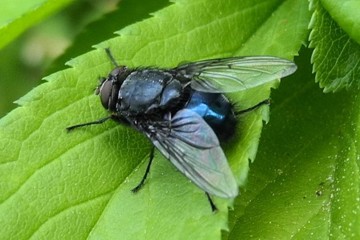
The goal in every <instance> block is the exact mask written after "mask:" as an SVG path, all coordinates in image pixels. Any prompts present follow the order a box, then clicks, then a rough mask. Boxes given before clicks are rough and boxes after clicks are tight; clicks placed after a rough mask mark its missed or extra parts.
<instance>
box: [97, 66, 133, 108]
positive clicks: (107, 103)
mask: <svg viewBox="0 0 360 240" xmlns="http://www.w3.org/2000/svg"><path fill="white" fill-rule="evenodd" d="M129 73H130V71H129V70H128V68H127V67H125V66H118V67H116V68H115V69H114V70H112V71H111V72H110V73H109V75H108V77H107V78H102V80H101V83H100V84H99V86H98V87H97V88H96V95H99V96H100V100H101V104H102V105H103V107H104V108H105V109H107V110H109V111H111V112H115V111H116V103H117V102H118V96H119V90H120V87H121V85H122V83H123V82H124V80H125V79H126V77H127V76H128V75H129Z"/></svg>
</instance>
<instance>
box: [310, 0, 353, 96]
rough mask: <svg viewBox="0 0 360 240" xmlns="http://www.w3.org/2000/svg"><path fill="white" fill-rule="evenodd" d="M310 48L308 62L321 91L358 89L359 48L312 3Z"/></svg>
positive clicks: (317, 5)
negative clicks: (310, 60) (312, 50)
mask: <svg viewBox="0 0 360 240" xmlns="http://www.w3.org/2000/svg"><path fill="white" fill-rule="evenodd" d="M312 5H313V7H312V8H313V16H312V21H311V24H310V27H311V29H312V31H311V35H310V41H311V43H310V47H313V48H315V49H314V53H313V57H312V62H313V64H314V72H316V78H315V80H316V82H319V84H320V87H322V88H324V92H331V91H333V92H336V91H339V90H341V89H344V88H345V89H349V88H350V87H357V88H358V87H359V86H360V82H359V77H360V46H359V44H358V43H357V42H356V41H354V40H352V39H351V38H350V37H349V36H348V35H347V34H346V32H345V31H344V30H343V29H342V28H340V27H339V26H338V25H337V23H336V22H335V21H334V20H333V19H332V18H331V16H330V15H329V13H328V12H327V11H326V10H325V9H324V8H323V7H322V5H321V4H320V2H319V1H317V0H313V1H312Z"/></svg>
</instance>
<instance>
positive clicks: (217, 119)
mask: <svg viewBox="0 0 360 240" xmlns="http://www.w3.org/2000/svg"><path fill="white" fill-rule="evenodd" d="M185 108H186V109H189V110H192V111H194V112H196V113H197V114H199V115H200V116H201V117H202V118H203V119H204V120H205V121H206V123H207V124H209V126H210V127H211V128H212V129H213V130H214V132H215V133H216V135H217V136H218V138H219V140H220V141H222V140H227V139H228V138H230V137H231V136H232V135H233V133H234V132H235V126H236V118H235V114H234V111H233V105H232V104H231V103H230V101H229V100H228V99H227V98H226V97H225V96H224V95H223V94H220V93H205V92H198V91H192V93H191V97H190V100H189V102H188V103H187V104H186V106H185Z"/></svg>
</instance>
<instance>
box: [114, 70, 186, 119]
mask: <svg viewBox="0 0 360 240" xmlns="http://www.w3.org/2000/svg"><path fill="white" fill-rule="evenodd" d="M181 94H182V85H181V83H180V82H179V81H178V80H176V79H174V78H173V76H172V75H171V74H170V73H168V72H166V71H161V70H157V69H143V70H136V71H134V72H132V73H131V74H130V75H129V76H128V77H127V78H126V79H125V81H124V83H123V84H122V85H121V88H120V90H119V96H118V103H117V106H116V110H117V112H121V113H124V114H125V115H128V116H139V115H150V114H159V112H163V111H164V110H166V109H167V108H169V107H170V108H171V106H172V104H174V102H176V101H177V99H179V97H180V96H181Z"/></svg>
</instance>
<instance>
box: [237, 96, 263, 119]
mask: <svg viewBox="0 0 360 240" xmlns="http://www.w3.org/2000/svg"><path fill="white" fill-rule="evenodd" d="M262 105H270V99H266V100H264V101H261V102H259V103H258V104H256V105H255V106H252V107H249V108H247V109H244V110H241V111H236V112H235V115H241V114H244V113H247V112H251V111H252V110H255V109H256V108H258V107H261V106H262Z"/></svg>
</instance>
